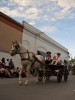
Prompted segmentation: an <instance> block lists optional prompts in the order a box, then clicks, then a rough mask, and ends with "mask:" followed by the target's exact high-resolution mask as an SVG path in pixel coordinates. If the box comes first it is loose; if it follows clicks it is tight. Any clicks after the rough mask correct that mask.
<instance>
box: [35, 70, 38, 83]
mask: <svg viewBox="0 0 75 100" xmlns="http://www.w3.org/2000/svg"><path fill="white" fill-rule="evenodd" d="M35 74H36V77H35V83H38V70H37V69H35Z"/></svg>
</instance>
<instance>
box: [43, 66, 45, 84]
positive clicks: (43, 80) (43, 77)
mask: <svg viewBox="0 0 75 100" xmlns="http://www.w3.org/2000/svg"><path fill="white" fill-rule="evenodd" d="M43 83H45V66H43Z"/></svg>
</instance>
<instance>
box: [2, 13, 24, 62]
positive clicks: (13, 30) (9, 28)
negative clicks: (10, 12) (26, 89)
mask: <svg viewBox="0 0 75 100" xmlns="http://www.w3.org/2000/svg"><path fill="white" fill-rule="evenodd" d="M22 33H23V25H22V24H20V23H18V22H17V21H15V20H13V19H12V18H10V17H9V16H7V15H5V14H4V13H2V12H0V59H1V58H3V57H4V58H6V59H9V58H11V56H10V54H9V52H10V49H11V45H12V41H14V40H18V41H19V42H20V43H22ZM12 59H13V58H12ZM15 59H16V58H15ZM16 60H17V59H16ZM16 60H14V62H16ZM15 64H16V63H15Z"/></svg>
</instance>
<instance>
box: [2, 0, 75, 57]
mask: <svg viewBox="0 0 75 100" xmlns="http://www.w3.org/2000/svg"><path fill="white" fill-rule="evenodd" d="M0 11H1V12H3V13H5V14H7V15H8V16H10V17H12V18H13V19H15V20H16V21H18V22H22V21H26V22H28V23H30V24H31V25H33V26H34V27H36V28H37V29H39V30H41V31H42V32H44V33H45V34H47V35H48V36H49V37H51V38H52V39H54V40H55V41H57V42H58V43H60V44H61V45H63V46H64V47H66V48H67V49H68V51H69V52H70V55H71V56H72V57H75V0H0Z"/></svg>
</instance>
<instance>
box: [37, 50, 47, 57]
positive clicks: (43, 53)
mask: <svg viewBox="0 0 75 100" xmlns="http://www.w3.org/2000/svg"><path fill="white" fill-rule="evenodd" d="M37 54H38V55H42V56H43V57H46V56H47V53H46V52H43V51H39V50H38V51H37Z"/></svg>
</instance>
